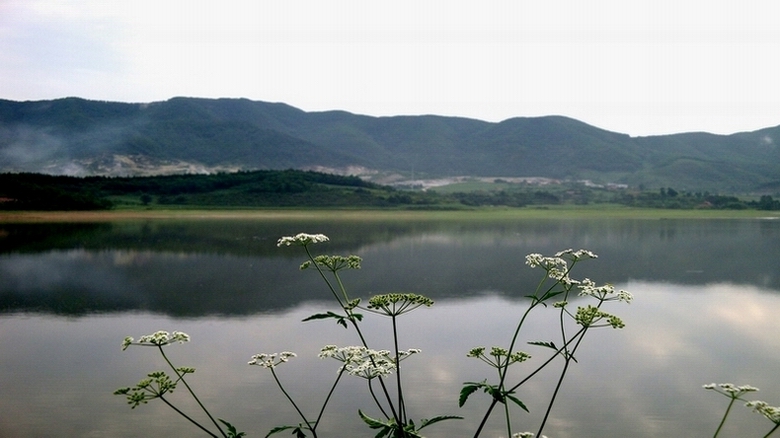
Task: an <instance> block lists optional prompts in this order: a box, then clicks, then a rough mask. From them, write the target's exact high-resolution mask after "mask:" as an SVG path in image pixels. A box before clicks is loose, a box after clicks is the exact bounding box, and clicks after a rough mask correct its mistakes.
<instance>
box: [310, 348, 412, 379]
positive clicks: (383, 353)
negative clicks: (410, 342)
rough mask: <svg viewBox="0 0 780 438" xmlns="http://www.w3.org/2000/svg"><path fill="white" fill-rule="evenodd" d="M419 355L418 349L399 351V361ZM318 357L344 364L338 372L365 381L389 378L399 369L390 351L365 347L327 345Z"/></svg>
mask: <svg viewBox="0 0 780 438" xmlns="http://www.w3.org/2000/svg"><path fill="white" fill-rule="evenodd" d="M418 353H420V350H419V349H417V348H410V349H408V350H405V351H399V352H398V360H399V361H402V360H404V359H406V358H407V357H409V356H411V355H413V354H418ZM318 356H319V357H320V359H325V358H333V359H336V360H337V361H339V362H342V363H343V365H341V367H339V369H338V372H342V371H346V372H347V373H349V374H351V375H353V376H358V377H363V378H364V379H373V378H374V377H384V376H387V375H389V374H390V373H391V372H392V371H393V370H394V369H395V368H397V367H398V365H397V364H396V362H395V359H394V358H393V357H392V353H391V352H390V351H389V350H372V349H369V348H366V347H363V346H348V347H338V346H336V345H326V346H324V347H322V349H321V350H320V354H319V355H318Z"/></svg>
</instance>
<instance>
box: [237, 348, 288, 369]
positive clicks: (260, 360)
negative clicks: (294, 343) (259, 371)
mask: <svg viewBox="0 0 780 438" xmlns="http://www.w3.org/2000/svg"><path fill="white" fill-rule="evenodd" d="M296 356H298V355H297V354H295V353H293V352H292V351H283V352H281V353H258V354H255V355H254V356H252V357H251V360H250V361H249V362H248V364H249V365H257V366H261V367H263V368H274V367H276V366H277V365H279V364H280V363H284V362H287V361H288V360H290V358H291V357H296Z"/></svg>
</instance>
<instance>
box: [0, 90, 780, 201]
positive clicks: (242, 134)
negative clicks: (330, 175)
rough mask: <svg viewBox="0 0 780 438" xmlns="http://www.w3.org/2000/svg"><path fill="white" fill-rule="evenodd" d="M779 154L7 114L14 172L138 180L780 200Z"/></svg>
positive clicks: (6, 152) (6, 160)
mask: <svg viewBox="0 0 780 438" xmlns="http://www.w3.org/2000/svg"><path fill="white" fill-rule="evenodd" d="M779 142H780V126H777V127H772V128H766V129H762V130H758V131H754V132H745V133H738V134H732V135H715V134H708V133H685V134H675V135H663V136H650V137H630V136H628V135H625V134H620V133H615V132H610V131H606V130H603V129H599V128H596V127H593V126H590V125H587V124H585V123H582V122H580V121H577V120H574V119H570V118H566V117H561V116H547V117H535V118H512V119H508V120H505V121H503V122H499V123H492V122H485V121H480V120H474V119H468V118H459V117H443V116H396V117H371V116H364V115H356V114H351V113H348V112H344V111H325V112H305V111H302V110H300V109H297V108H294V107H292V106H289V105H286V104H283V103H268V102H259V101H251V100H247V99H201V98H173V99H170V100H167V101H163V102H154V103H118V102H102V101H89V100H84V99H80V98H64V99H56V100H46V101H28V102H16V101H9V100H0V172H21V171H24V172H41V173H52V174H71V175H96V174H100V175H122V176H127V175H143V174H161V173H188V172H189V173H193V172H213V171H233V170H250V169H287V168H296V169H314V168H316V169H339V170H341V171H343V172H358V171H359V172H366V173H369V172H380V173H382V174H385V175H386V174H392V173H402V174H404V175H407V177H408V176H409V175H410V174H414V175H417V176H418V177H419V176H423V175H425V176H427V177H442V176H456V175H473V176H495V177H502V176H503V177H547V178H555V179H570V180H591V181H594V182H597V183H621V184H628V185H630V186H634V187H636V186H640V185H642V186H645V187H675V188H678V189H683V190H720V191H731V192H748V191H752V192H769V193H776V192H778V191H780V146H778V144H777V143H779ZM346 169H350V170H349V171H347V170H346Z"/></svg>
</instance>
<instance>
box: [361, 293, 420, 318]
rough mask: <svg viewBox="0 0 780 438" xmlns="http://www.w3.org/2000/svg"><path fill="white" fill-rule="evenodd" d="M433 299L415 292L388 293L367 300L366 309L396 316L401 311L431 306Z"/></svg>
mask: <svg viewBox="0 0 780 438" xmlns="http://www.w3.org/2000/svg"><path fill="white" fill-rule="evenodd" d="M432 305H433V300H432V299H430V298H428V297H426V296H423V295H417V294H411V293H390V294H383V295H375V296H373V297H371V299H369V300H368V309H369V310H374V311H378V313H384V314H385V315H387V316H398V315H400V314H402V313H406V312H411V311H412V310H414V309H416V308H418V307H420V306H426V307H431V306H432Z"/></svg>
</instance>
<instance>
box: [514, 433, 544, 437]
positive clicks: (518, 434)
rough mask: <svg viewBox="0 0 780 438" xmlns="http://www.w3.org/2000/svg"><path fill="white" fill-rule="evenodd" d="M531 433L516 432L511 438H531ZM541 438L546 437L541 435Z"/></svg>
mask: <svg viewBox="0 0 780 438" xmlns="http://www.w3.org/2000/svg"><path fill="white" fill-rule="evenodd" d="M533 437H534V433H533V432H517V433H513V434H512V438H533ZM542 438H547V435H542Z"/></svg>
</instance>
